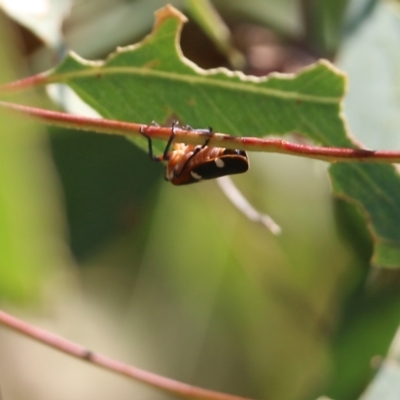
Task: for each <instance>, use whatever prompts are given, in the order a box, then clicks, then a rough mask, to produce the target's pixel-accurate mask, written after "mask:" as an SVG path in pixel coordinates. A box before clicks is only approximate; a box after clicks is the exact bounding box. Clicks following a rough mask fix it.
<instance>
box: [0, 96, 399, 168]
mask: <svg viewBox="0 0 400 400" xmlns="http://www.w3.org/2000/svg"><path fill="white" fill-rule="evenodd" d="M0 106H2V107H4V108H7V109H11V110H14V111H17V112H21V113H24V114H26V115H30V116H33V117H35V118H37V119H39V120H40V121H42V122H44V123H47V124H51V125H56V126H60V127H68V128H74V129H80V130H88V131H89V130H90V131H96V132H99V133H105V134H117V135H125V136H138V135H139V129H140V128H141V127H142V128H143V130H144V131H145V133H146V134H147V135H149V136H150V137H152V138H154V139H161V140H168V138H169V137H170V135H171V128H168V127H167V128H166V127H159V126H153V125H144V124H136V123H133V122H123V121H117V120H110V119H104V118H89V117H82V116H76V115H71V114H67V113H64V112H57V111H50V110H45V109H42V108H36V107H28V106H23V105H19V104H14V103H8V102H4V101H0ZM204 135H205V134H204V133H199V132H196V131H195V130H194V131H191V130H186V129H177V131H176V138H177V139H178V140H177V141H179V142H182V143H193V144H203V143H204ZM209 145H210V146H215V147H225V148H230V149H242V150H247V151H260V152H269V153H281V154H289V155H294V156H300V157H307V158H313V159H319V160H324V161H328V162H339V161H340V162H369V163H371V162H374V163H400V151H385V150H376V151H375V150H365V149H358V148H343V147H320V146H310V145H304V144H298V143H291V142H288V141H286V140H282V139H260V138H254V137H234V136H231V135H226V134H222V133H214V134H213V135H212V137H211V138H210V141H209Z"/></svg>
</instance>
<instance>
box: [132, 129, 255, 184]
mask: <svg viewBox="0 0 400 400" xmlns="http://www.w3.org/2000/svg"><path fill="white" fill-rule="evenodd" d="M175 125H176V123H174V124H173V125H172V128H171V136H170V138H169V140H168V143H167V145H166V147H165V150H164V153H163V154H162V155H160V156H158V157H157V156H154V155H153V147H152V141H151V138H150V137H149V136H147V135H146V134H145V133H144V132H143V129H140V133H141V134H142V135H143V136H144V137H146V138H147V140H148V144H149V156H150V158H151V159H152V160H153V161H166V162H167V167H166V170H165V179H166V180H167V181H170V182H171V183H172V184H173V185H187V184H189V183H195V182H199V181H201V180H203V179H214V178H219V177H221V176H226V175H233V174H240V173H243V172H246V171H247V170H248V169H249V160H248V158H247V154H246V152H245V151H243V150H231V149H225V148H222V147H208V146H207V144H208V142H209V140H210V136H209V137H208V138H207V140H206V141H205V143H204V144H203V145H192V144H188V145H187V144H183V143H175V144H174V145H173V149H172V150H170V149H171V146H172V142H173V140H174V137H175ZM199 131H201V132H202V131H203V130H199ZM211 133H212V130H211V128H209V129H208V135H211Z"/></svg>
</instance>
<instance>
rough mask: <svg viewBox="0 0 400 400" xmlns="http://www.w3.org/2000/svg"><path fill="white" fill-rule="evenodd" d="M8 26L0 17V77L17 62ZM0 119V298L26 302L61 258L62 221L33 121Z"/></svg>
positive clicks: (10, 71)
mask: <svg viewBox="0 0 400 400" xmlns="http://www.w3.org/2000/svg"><path fill="white" fill-rule="evenodd" d="M7 27H8V24H7V23H6V22H5V20H4V18H3V17H1V18H0V40H1V43H2V44H1V45H0V60H1V68H0V81H1V82H7V81H11V80H12V79H15V75H14V74H15V72H14V71H15V70H17V69H18V68H19V64H18V61H19V62H20V60H19V59H18V58H17V57H16V55H15V53H13V51H12V49H15V48H14V47H12V44H14V45H15V43H14V36H13V34H14V32H12V30H11V29H9V30H7ZM23 100H25V101H26V100H27V99H26V97H25V98H24V99H23ZM0 120H1V126H2V130H1V133H0V182H1V185H0V299H7V300H8V301H29V300H32V299H37V298H38V297H39V296H40V289H41V288H42V285H43V283H44V281H45V278H48V277H50V276H52V275H51V274H50V272H51V271H52V270H54V269H55V268H56V266H59V267H61V266H63V265H64V263H65V262H66V260H65V258H64V257H68V253H67V252H66V250H65V248H64V243H63V239H64V238H63V235H62V233H63V228H64V226H63V222H64V221H63V218H62V214H61V212H60V205H59V202H58V201H59V198H58V187H57V180H56V178H55V175H54V170H53V165H52V162H51V159H50V157H49V153H48V148H47V145H46V138H45V137H44V136H43V135H41V134H40V129H39V127H38V125H37V124H35V123H34V122H33V121H32V120H30V119H23V118H20V117H18V116H16V115H11V114H8V113H6V112H1V113H0Z"/></svg>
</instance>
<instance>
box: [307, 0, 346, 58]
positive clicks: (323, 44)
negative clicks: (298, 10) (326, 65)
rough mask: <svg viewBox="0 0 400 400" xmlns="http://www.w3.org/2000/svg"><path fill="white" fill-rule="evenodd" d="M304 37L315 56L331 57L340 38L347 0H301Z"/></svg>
mask: <svg viewBox="0 0 400 400" xmlns="http://www.w3.org/2000/svg"><path fill="white" fill-rule="evenodd" d="M300 3H301V5H302V13H303V21H304V29H305V36H306V37H305V39H306V43H307V46H308V47H309V48H310V49H311V50H313V52H314V54H315V56H316V57H328V58H332V57H333V55H334V54H335V52H336V50H337V48H338V46H339V43H340V41H341V38H342V30H343V29H342V28H343V16H344V13H345V10H346V7H347V4H348V3H349V1H348V0H325V1H318V0H301V1H300Z"/></svg>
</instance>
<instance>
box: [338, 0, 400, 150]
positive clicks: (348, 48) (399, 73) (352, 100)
mask: <svg viewBox="0 0 400 400" xmlns="http://www.w3.org/2000/svg"><path fill="white" fill-rule="evenodd" d="M399 41H400V18H398V16H396V15H395V14H394V13H393V11H392V9H391V8H390V7H389V6H388V5H387V4H385V3H384V2H379V4H378V5H377V6H376V8H375V12H374V13H373V14H372V15H371V17H370V18H369V19H368V20H366V21H365V23H364V24H363V25H362V26H361V27H360V28H359V29H358V30H357V32H355V34H354V35H352V36H350V37H349V38H348V40H347V41H346V42H345V44H344V45H343V47H342V49H341V51H340V53H339V55H338V64H339V66H340V67H341V68H343V69H344V70H345V71H346V72H347V73H348V74H349V78H350V79H349V86H350V88H349V89H350V90H349V94H348V96H346V100H345V102H344V105H345V111H346V116H347V119H348V122H349V125H350V127H351V130H352V132H354V134H355V136H356V137H357V139H358V140H360V141H361V142H362V143H363V144H364V145H365V146H367V147H368V148H372V149H377V150H378V149H400V134H399V126H400V112H399V110H400V91H399V89H398V84H399V83H398V82H399V81H400V57H399V52H398V47H399V46H398V44H399ZM366 66H368V68H366Z"/></svg>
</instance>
